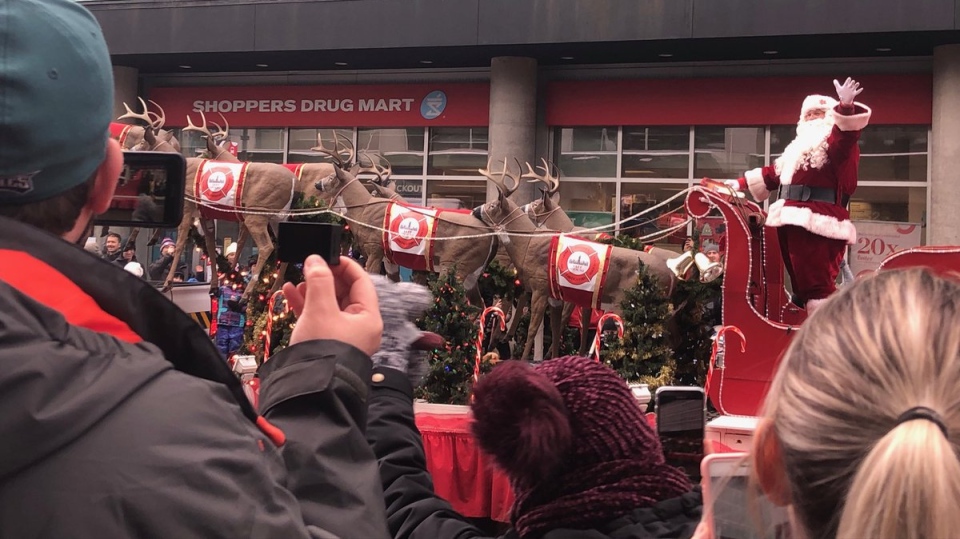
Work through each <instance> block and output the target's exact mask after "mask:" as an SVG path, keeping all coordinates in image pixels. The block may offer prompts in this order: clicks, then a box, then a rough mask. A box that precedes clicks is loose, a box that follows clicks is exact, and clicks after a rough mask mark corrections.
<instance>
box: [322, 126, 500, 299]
mask: <svg viewBox="0 0 960 539" xmlns="http://www.w3.org/2000/svg"><path fill="white" fill-rule="evenodd" d="M313 149H314V150H315V151H319V152H322V153H324V154H326V155H328V156H330V158H331V159H332V160H333V161H334V165H335V167H334V168H335V173H334V174H333V175H332V176H330V177H327V178H324V179H322V180H320V181H318V182H317V185H316V188H317V189H318V190H319V191H320V192H321V193H322V194H323V197H324V198H325V199H327V200H328V201H330V203H331V205H332V204H334V203H336V200H337V199H338V198H342V199H343V202H344V206H345V208H346V215H347V218H348V219H350V220H351V221H355V222H358V223H360V225H359V226H356V225H355V226H353V228H352V230H353V233H354V236H355V237H356V238H357V241H358V243H359V244H360V248H361V249H362V250H363V252H364V254H366V256H367V265H366V270H367V271H368V272H370V273H379V272H380V264H381V262H382V261H383V260H384V252H383V233H382V232H381V231H380V228H382V227H383V224H384V218H385V216H386V213H387V208H388V206H389V204H391V202H392V201H391V200H388V199H385V198H378V197H374V196H373V195H371V194H370V193H369V192H367V190H366V189H365V188H364V187H363V185H362V184H361V182H360V181H359V180H358V178H357V175H358V174H361V173H370V174H373V175H375V176H377V177H378V178H383V177H384V176H387V175H389V173H390V169H389V167H381V166H379V165H378V164H377V163H372V164H371V165H370V166H365V167H363V168H360V167H359V166H358V165H356V164H352V166H351V163H350V160H349V159H348V160H346V161H345V160H344V159H342V157H341V153H347V154H348V155H350V156H353V155H355V152H354V151H353V149H352V148H349V147H347V148H341V145H340V142H339V141H338V142H337V147H336V148H335V149H333V150H330V149H327V148H325V147H324V146H323V144H322V141H320V145H319V146H317V147H315V148H313ZM364 225H366V226H364ZM489 231H490V229H489V228H488V227H486V226H485V225H484V224H483V223H482V222H480V220H478V219H477V218H476V217H474V216H473V215H470V214H465V213H458V212H452V211H451V212H443V213H441V214H438V215H437V216H436V234H435V236H434V237H435V238H454V237H459V236H464V235H468V234H478V233H483V232H489ZM494 245H495V243H494V239H493V237H482V238H471V239H467V240H462V241H449V240H448V241H436V242H435V243H434V248H433V266H434V267H435V268H436V269H437V271H438V272H439V273H440V274H441V275H442V274H444V273H446V272H448V271H450V270H451V269H453V268H456V273H457V278H458V279H459V280H460V282H462V283H463V285H464V288H466V290H467V296H468V298H470V301H471V302H474V304H476V305H482V304H483V301H482V299H481V297H480V291H479V288H478V286H477V282H478V279H479V278H480V275H481V274H482V273H483V270H484V268H485V267H486V266H487V263H488V261H489V259H490V258H491V257H492V254H493V246H494ZM386 266H387V272H388V274H392V275H391V278H397V274H398V273H399V267H398V266H393V267H391V265H389V264H388V265H386Z"/></svg>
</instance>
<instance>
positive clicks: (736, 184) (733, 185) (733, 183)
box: [723, 180, 740, 191]
mask: <svg viewBox="0 0 960 539" xmlns="http://www.w3.org/2000/svg"><path fill="white" fill-rule="evenodd" d="M723 185H726V186H727V187H729V188H730V189H731V190H733V191H739V190H740V180H723Z"/></svg>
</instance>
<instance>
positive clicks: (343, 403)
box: [0, 218, 387, 539]
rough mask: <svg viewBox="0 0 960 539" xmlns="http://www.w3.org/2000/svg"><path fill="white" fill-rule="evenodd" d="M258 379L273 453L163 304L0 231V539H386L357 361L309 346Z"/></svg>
mask: <svg viewBox="0 0 960 539" xmlns="http://www.w3.org/2000/svg"><path fill="white" fill-rule="evenodd" d="M24 270H26V271H24ZM260 374H261V377H262V379H263V380H262V387H261V401H260V402H261V412H262V413H263V415H264V416H265V418H266V419H267V420H269V422H270V423H271V424H272V425H274V426H276V427H278V428H280V429H281V430H282V431H283V433H284V434H285V435H286V443H285V444H284V445H283V446H282V447H281V448H279V449H277V448H276V447H275V446H274V445H273V443H272V442H270V441H269V439H268V438H267V437H266V436H265V435H264V432H261V430H259V429H258V428H257V427H256V426H255V425H254V421H253V420H254V419H255V418H256V417H257V415H256V412H254V410H253V408H252V407H251V405H250V403H249V402H248V401H247V400H246V398H245V397H244V396H243V391H242V388H241V387H240V385H239V382H238V381H237V379H236V378H235V377H234V376H233V375H232V374H231V373H230V371H229V369H228V368H227V365H226V363H225V362H224V361H223V359H222V357H221V356H220V355H219V353H218V352H217V350H216V348H215V347H214V346H213V343H212V342H211V341H210V339H209V337H207V336H206V334H205V333H204V332H203V331H202V330H201V328H200V327H199V326H198V325H197V324H196V323H195V322H194V321H193V320H191V319H190V318H189V317H188V316H186V315H185V314H184V313H182V312H180V311H179V309H177V308H176V306H174V305H173V304H172V303H171V302H170V301H169V300H167V299H166V298H165V297H164V296H163V295H162V294H160V293H159V292H157V291H156V290H155V289H153V288H151V287H150V286H149V285H147V284H146V283H144V282H143V281H142V280H140V279H138V278H137V277H135V276H133V275H131V274H129V273H127V272H125V271H123V270H122V269H120V268H118V267H117V266H116V265H114V264H111V263H108V262H105V261H103V260H100V259H99V258H97V257H96V256H93V255H91V254H90V253H87V252H85V251H83V250H82V249H80V248H78V247H75V246H72V245H70V244H68V243H66V242H64V241H62V240H61V239H60V238H57V237H54V236H51V235H49V234H46V233H44V232H42V231H39V230H37V229H34V228H32V227H28V226H25V225H23V224H21V223H17V222H14V221H11V220H8V219H2V218H0V410H2V412H0V538H2V539H7V538H9V539H26V538H29V539H34V538H51V539H54V538H55V539H61V538H65V537H70V538H88V537H89V538H115V537H116V538H120V537H136V538H153V537H155V538H163V539H173V538H176V539H188V538H194V537H196V538H214V537H224V538H231V539H234V538H239V537H258V538H270V539H273V538H307V537H312V538H321V537H323V538H332V537H347V538H349V537H362V538H379V537H385V536H386V535H387V529H386V522H385V515H384V507H383V497H382V493H381V490H380V482H379V475H378V473H377V466H376V461H375V460H374V457H373V453H372V451H371V449H370V447H369V445H368V444H367V442H366V439H365V438H364V435H363V429H362V428H361V427H363V426H364V425H365V424H366V400H367V397H368V391H369V380H370V375H371V364H370V359H369V358H368V357H367V356H366V355H364V354H363V353H361V352H360V351H358V350H356V349H354V348H352V347H349V346H347V345H345V344H343V343H340V342H335V341H312V342H307V343H301V344H298V345H296V346H292V347H290V348H288V349H286V350H284V351H283V352H281V353H279V354H277V355H276V356H275V357H273V358H271V360H270V361H269V362H268V363H266V364H265V365H264V366H263V367H262V368H261V372H260ZM269 430H270V429H269V428H268V427H267V428H265V431H269Z"/></svg>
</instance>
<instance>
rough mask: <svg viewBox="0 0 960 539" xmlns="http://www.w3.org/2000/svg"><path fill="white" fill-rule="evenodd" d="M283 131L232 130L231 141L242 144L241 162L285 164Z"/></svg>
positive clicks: (239, 153)
mask: <svg viewBox="0 0 960 539" xmlns="http://www.w3.org/2000/svg"><path fill="white" fill-rule="evenodd" d="M283 135H284V130H283V129H231V130H230V136H229V140H230V141H231V142H236V143H238V144H240V147H239V148H238V153H237V157H238V158H239V159H240V160H241V161H256V162H260V163H283V154H284V141H283Z"/></svg>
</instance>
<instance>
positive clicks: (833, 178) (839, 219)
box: [727, 78, 871, 313]
mask: <svg viewBox="0 0 960 539" xmlns="http://www.w3.org/2000/svg"><path fill="white" fill-rule="evenodd" d="M833 84H834V86H835V87H836V90H837V96H838V97H839V98H840V101H839V103H838V102H837V100H835V99H833V98H831V97H827V96H822V95H811V96H808V97H807V98H806V99H804V100H803V106H802V108H801V110H800V122H799V123H798V124H797V138H795V139H793V142H791V143H790V144H789V145H788V146H787V148H786V149H785V150H784V152H783V155H781V156H780V157H778V158H777V159H776V161H775V162H774V163H773V165H770V166H765V167H762V168H756V169H753V170H749V171H747V172H746V173H745V174H744V177H742V178H740V179H738V180H728V181H727V184H728V185H729V186H730V187H733V188H734V189H737V190H744V189H749V190H750V193H751V194H752V195H753V196H754V198H756V199H757V200H758V201H762V200H766V199H767V198H768V197H769V196H770V193H771V192H772V191H774V190H778V189H779V194H778V196H777V200H776V201H775V202H774V203H773V204H771V205H770V210H769V212H768V214H767V220H766V225H767V226H772V227H777V235H778V237H779V239H780V248H781V251H782V252H783V258H784V264H785V265H786V268H787V273H788V274H789V275H790V281H791V283H792V284H793V298H792V301H793V302H794V303H796V304H797V305H798V306H800V307H804V308H806V310H807V312H808V313H811V312H813V311H814V310H815V309H816V308H817V307H818V306H819V304H820V303H822V302H823V301H824V300H825V299H826V298H827V297H828V296H829V295H830V294H832V293H833V292H834V291H836V289H837V287H836V280H837V274H838V273H839V271H840V262H841V261H842V260H843V255H844V251H845V250H846V246H847V245H852V244H854V243H856V241H857V229H856V228H854V226H853V223H851V222H850V213H849V212H848V211H847V203H848V202H849V200H850V196H851V195H853V192H854V191H855V190H856V188H857V167H858V165H859V161H860V148H859V147H858V146H857V141H858V140H859V138H860V131H861V130H862V129H863V128H864V127H866V125H867V123H868V122H869V121H870V112H871V111H870V108H869V107H867V106H866V105H863V104H861V103H856V102H854V98H856V96H857V95H859V94H860V92H862V91H863V89H862V88H860V84H859V83H858V82H857V81H855V80H852V79H850V78H847V80H846V82H844V83H843V84H840V83H839V82H838V81H836V80H834V81H833Z"/></svg>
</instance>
